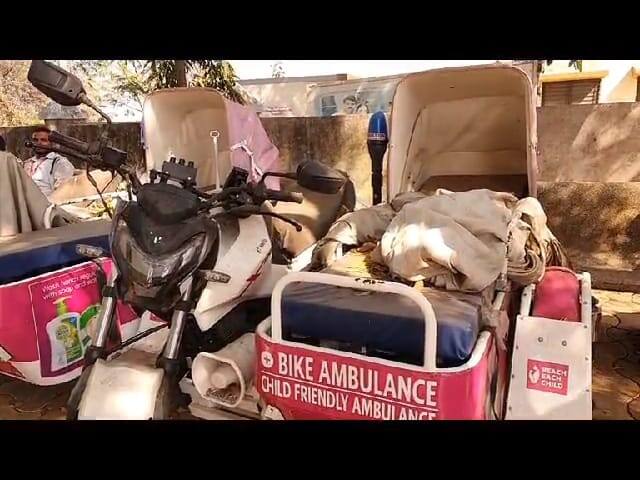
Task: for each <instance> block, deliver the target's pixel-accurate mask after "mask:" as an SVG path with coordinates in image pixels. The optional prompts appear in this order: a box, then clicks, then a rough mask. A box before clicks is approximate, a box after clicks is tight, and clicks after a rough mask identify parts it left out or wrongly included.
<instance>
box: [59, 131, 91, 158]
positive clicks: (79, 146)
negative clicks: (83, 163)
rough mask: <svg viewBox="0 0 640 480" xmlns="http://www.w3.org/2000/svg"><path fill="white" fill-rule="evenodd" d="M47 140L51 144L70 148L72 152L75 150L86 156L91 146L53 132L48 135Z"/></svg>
mask: <svg viewBox="0 0 640 480" xmlns="http://www.w3.org/2000/svg"><path fill="white" fill-rule="evenodd" d="M49 140H51V141H52V142H53V143H57V144H58V145H62V146H63V147H67V148H70V149H72V150H76V151H78V152H80V153H83V154H85V155H86V154H88V153H89V150H90V149H91V145H90V144H88V143H87V142H83V141H82V140H78V139H77V138H73V137H70V136H68V135H65V134H63V133H58V132H56V131H55V130H53V131H51V133H50V134H49Z"/></svg>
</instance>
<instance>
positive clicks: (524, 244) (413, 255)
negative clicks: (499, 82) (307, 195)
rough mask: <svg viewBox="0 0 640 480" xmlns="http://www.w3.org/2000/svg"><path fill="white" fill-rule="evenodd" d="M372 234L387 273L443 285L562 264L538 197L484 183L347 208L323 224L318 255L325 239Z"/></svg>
mask: <svg viewBox="0 0 640 480" xmlns="http://www.w3.org/2000/svg"><path fill="white" fill-rule="evenodd" d="M376 241H379V245H378V247H377V249H376V252H374V253H375V257H377V258H378V259H379V261H380V263H382V264H384V265H386V266H387V267H388V268H389V270H390V273H391V274H392V275H394V276H397V277H399V278H401V279H404V280H407V281H411V282H418V281H424V282H427V283H430V284H432V285H434V286H437V287H443V288H446V289H449V290H459V291H467V292H478V291H482V290H483V289H485V288H487V287H489V286H490V285H492V284H493V283H494V282H495V281H496V280H497V279H498V278H499V277H500V275H501V274H502V273H504V272H506V274H507V276H508V277H509V278H510V279H511V280H512V281H514V282H517V283H520V284H528V283H531V282H535V281H537V280H539V279H540V278H541V277H542V274H543V273H544V266H545V265H546V264H548V263H549V262H551V261H553V262H560V264H561V265H566V263H565V262H566V257H564V255H563V254H562V249H561V247H560V245H559V243H558V242H557V240H556V239H555V237H554V236H553V234H552V233H551V232H550V231H549V230H548V228H547V226H546V215H544V211H543V210H542V207H541V206H540V204H539V203H538V201H537V200H536V199H534V198H525V199H523V200H518V199H517V198H516V197H514V196H513V195H511V194H508V193H500V192H493V191H491V190H486V189H481V190H471V191H467V192H450V191H448V190H443V189H439V190H437V191H436V192H435V194H434V195H430V196H425V195H423V194H421V193H416V192H411V193H404V194H400V195H398V196H397V197H395V198H394V199H393V200H392V202H391V203H390V204H383V205H377V206H374V207H371V208H368V209H363V210H358V211H356V212H352V213H349V214H347V215H344V216H343V217H341V218H340V219H339V220H338V221H337V222H336V223H335V224H334V225H333V227H332V228H331V229H330V230H329V232H328V234H327V235H326V236H325V238H324V239H323V241H322V242H321V243H320V245H319V248H318V249H317V253H316V257H317V256H320V255H322V254H323V252H322V248H323V246H324V245H327V244H332V243H335V244H336V245H339V244H345V245H361V244H363V243H365V242H376ZM326 251H327V250H326V249H325V255H326ZM330 251H331V250H330ZM331 257H332V255H331V254H330V255H328V256H327V257H326V258H324V259H323V261H325V262H326V263H331V261H332V260H333V258H331ZM314 263H317V258H316V262H314Z"/></svg>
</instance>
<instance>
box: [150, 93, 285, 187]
mask: <svg viewBox="0 0 640 480" xmlns="http://www.w3.org/2000/svg"><path fill="white" fill-rule="evenodd" d="M215 132H217V133H215ZM212 134H213V135H217V144H218V155H217V158H218V173H219V176H218V175H217V174H216V162H215V154H214V139H213V138H212ZM142 135H143V142H144V146H145V154H146V163H147V170H148V171H149V170H151V169H155V170H161V169H162V163H163V162H164V161H166V160H168V159H169V157H170V156H172V155H173V156H175V157H176V158H184V159H185V160H187V161H192V162H194V164H195V166H196V167H197V168H198V175H197V179H196V180H197V184H198V186H199V187H207V186H212V185H216V184H217V181H218V179H219V181H220V183H221V184H223V183H224V181H225V179H226V178H227V176H228V174H229V172H230V171H231V168H232V167H234V166H236V167H240V168H243V169H245V170H247V171H250V176H249V181H258V180H259V179H260V176H261V174H262V172H265V171H282V169H281V164H280V158H279V152H278V149H277V148H276V147H275V146H274V145H273V144H272V143H271V141H270V140H269V137H268V135H267V133H266V132H265V130H264V128H263V126H262V124H261V123H260V119H259V118H258V116H257V114H256V113H255V111H253V110H252V109H251V108H249V107H244V106H242V105H240V104H237V103H234V102H231V101H229V100H227V99H226V98H224V97H223V96H222V95H221V94H220V93H218V92H217V91H216V90H213V89H209V88H172V89H166V90H158V91H156V92H153V93H152V94H150V95H149V96H148V97H147V98H146V100H145V103H144V108H143V117H142ZM243 142H244V143H245V144H246V147H247V148H248V149H249V150H250V151H251V152H253V154H254V160H253V168H250V167H251V161H250V157H249V155H248V154H247V153H246V151H244V150H243V149H242V148H235V149H234V146H237V145H238V144H240V143H243ZM267 183H268V186H269V188H274V189H279V182H278V179H277V178H269V179H268V180H267Z"/></svg>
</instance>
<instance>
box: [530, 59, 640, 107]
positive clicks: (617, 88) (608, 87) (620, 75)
mask: <svg viewBox="0 0 640 480" xmlns="http://www.w3.org/2000/svg"><path fill="white" fill-rule="evenodd" d="M633 67H636V68H637V67H640V60H583V64H582V72H583V73H587V72H599V71H607V72H608V73H607V75H606V76H605V77H604V78H603V79H602V81H601V83H600V103H617V102H635V101H636V92H637V85H638V83H637V81H638V79H637V78H636V77H634V75H633V71H632V69H633ZM576 72H577V70H576V69H575V68H573V67H569V60H554V61H553V63H552V64H551V65H548V66H547V65H545V67H544V73H543V74H542V76H541V78H542V81H544V79H545V77H549V76H551V75H558V74H566V73H576Z"/></svg>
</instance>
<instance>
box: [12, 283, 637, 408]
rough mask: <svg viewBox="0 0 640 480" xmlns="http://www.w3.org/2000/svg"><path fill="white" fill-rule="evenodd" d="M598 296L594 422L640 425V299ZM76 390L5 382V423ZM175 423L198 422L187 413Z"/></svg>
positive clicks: (61, 402)
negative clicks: (600, 314)
mask: <svg viewBox="0 0 640 480" xmlns="http://www.w3.org/2000/svg"><path fill="white" fill-rule="evenodd" d="M595 295H596V296H597V297H598V298H599V299H600V301H601V304H602V306H603V320H602V324H601V325H600V329H599V332H598V334H599V335H598V342H597V343H596V344H595V345H594V367H593V403H594V409H593V418H594V419H596V420H632V419H635V420H640V294H633V293H619V292H605V291H597V292H595ZM71 387H72V384H65V385H57V386H53V387H36V386H33V385H29V384H27V383H24V382H21V381H18V380H12V379H10V378H8V377H4V376H0V419H7V420H8V419H12V420H62V419H64V417H65V408H64V406H65V403H66V401H67V396H68V395H69V391H70V390H71ZM174 418H176V419H193V417H191V415H189V413H188V412H187V411H184V410H181V411H179V412H176V413H175V415H174Z"/></svg>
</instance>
